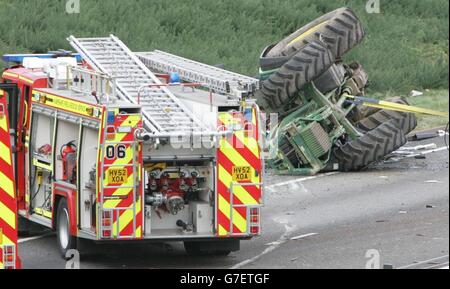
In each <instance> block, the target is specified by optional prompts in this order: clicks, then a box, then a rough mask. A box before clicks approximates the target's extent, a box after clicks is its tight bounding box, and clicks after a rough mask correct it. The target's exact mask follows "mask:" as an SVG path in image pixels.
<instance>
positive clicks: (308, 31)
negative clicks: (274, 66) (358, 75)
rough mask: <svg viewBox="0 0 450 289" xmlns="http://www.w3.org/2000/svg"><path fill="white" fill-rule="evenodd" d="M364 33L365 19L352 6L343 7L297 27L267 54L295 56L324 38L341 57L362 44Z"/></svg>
mask: <svg viewBox="0 0 450 289" xmlns="http://www.w3.org/2000/svg"><path fill="white" fill-rule="evenodd" d="M364 35H365V33H364V29H363V26H362V23H361V21H360V20H359V19H358V17H357V16H356V14H355V13H354V12H353V11H352V10H351V9H350V8H346V7H344V8H339V9H337V10H334V11H332V12H330V13H328V14H325V15H323V16H321V17H319V18H317V19H316V20H314V21H313V22H310V23H309V24H307V25H306V26H303V27H302V28H300V29H299V30H297V31H295V32H294V33H292V34H291V35H289V36H288V37H286V38H285V39H283V40H282V41H281V42H279V43H278V44H277V45H275V46H274V47H273V48H271V49H269V50H268V51H267V52H266V53H265V55H263V56H264V57H267V58H271V57H274V58H280V57H285V56H291V55H294V54H295V53H296V52H297V51H298V50H300V49H301V48H302V47H303V46H305V45H307V44H308V43H312V42H314V41H323V42H325V43H326V44H327V46H328V47H329V49H330V50H331V52H332V53H333V55H334V57H335V58H341V57H342V55H344V54H345V53H346V52H348V51H349V50H350V49H352V48H353V47H355V46H356V45H358V44H359V43H360V42H361V41H362V40H363V38H364ZM263 70H264V69H263Z"/></svg>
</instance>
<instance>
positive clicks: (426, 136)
mask: <svg viewBox="0 0 450 289" xmlns="http://www.w3.org/2000/svg"><path fill="white" fill-rule="evenodd" d="M439 136H440V135H439V133H438V132H418V133H416V134H413V135H412V136H410V137H408V141H420V140H426V139H432V138H437V137H439Z"/></svg>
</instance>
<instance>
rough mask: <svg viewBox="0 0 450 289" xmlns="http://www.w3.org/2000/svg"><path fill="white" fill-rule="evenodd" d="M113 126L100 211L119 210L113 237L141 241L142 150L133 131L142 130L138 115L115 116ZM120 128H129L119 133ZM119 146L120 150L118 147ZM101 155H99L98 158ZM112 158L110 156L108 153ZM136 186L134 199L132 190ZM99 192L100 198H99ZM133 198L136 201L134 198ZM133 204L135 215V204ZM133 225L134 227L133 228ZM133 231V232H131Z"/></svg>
mask: <svg viewBox="0 0 450 289" xmlns="http://www.w3.org/2000/svg"><path fill="white" fill-rule="evenodd" d="M113 126H114V127H115V128H116V133H115V136H114V138H113V139H107V140H106V142H105V150H108V147H110V148H109V149H110V150H112V151H113V152H114V153H113V156H114V157H113V158H108V153H107V152H105V159H104V160H103V165H104V169H105V174H104V179H103V180H102V182H103V187H104V191H103V198H104V202H103V209H106V210H108V209H118V211H115V212H114V214H113V231H112V236H113V238H136V239H140V238H142V229H143V228H142V207H143V204H142V193H141V191H142V186H141V177H142V176H141V168H142V166H141V164H142V147H141V144H140V143H139V142H135V140H134V132H135V129H137V128H142V118H141V116H140V115H136V114H133V115H126V114H117V115H116V117H115V122H114V124H113ZM119 127H120V128H125V130H127V128H131V129H129V131H126V132H120V130H119ZM119 147H120V148H119ZM101 155H102V154H101V152H100V156H101ZM109 156H111V154H109ZM135 186H136V190H137V191H138V192H137V193H136V196H134V194H133V188H134V187H135ZM100 194H101V192H100V190H99V199H100ZM135 198H136V199H135ZM135 201H136V204H135V207H136V211H135V212H134V209H133V208H134V202H135ZM134 225H135V226H134ZM134 228H135V231H134V232H133V230H134Z"/></svg>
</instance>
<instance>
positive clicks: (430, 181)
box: [425, 180, 442, 184]
mask: <svg viewBox="0 0 450 289" xmlns="http://www.w3.org/2000/svg"><path fill="white" fill-rule="evenodd" d="M425 183H426V184H440V183H442V182H440V181H438V180H429V181H426V182H425Z"/></svg>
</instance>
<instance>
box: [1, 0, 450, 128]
mask: <svg viewBox="0 0 450 289" xmlns="http://www.w3.org/2000/svg"><path fill="white" fill-rule="evenodd" d="M66 2H67V1H66V0H14V1H11V0H0V55H1V54H5V53H26V52H34V53H41V52H47V51H49V50H56V49H59V48H64V49H70V47H69V45H68V43H67V41H66V38H67V37H68V36H69V35H72V34H73V35H75V36H78V37H96V36H97V37H99V36H106V35H109V34H111V33H113V34H115V35H117V36H118V37H119V38H121V39H122V40H123V41H124V42H125V43H126V44H127V45H128V46H129V47H130V48H131V49H132V50H134V51H150V50H154V49H160V50H165V51H167V52H171V53H175V54H178V55H181V56H185V57H187V58H191V59H194V60H198V61H201V62H205V63H209V64H218V63H223V64H224V65H225V67H226V68H227V69H229V70H232V71H236V72H240V73H243V74H246V75H250V76H254V75H256V74H257V72H258V59H259V55H260V53H261V51H262V50H263V48H264V47H265V46H267V45H269V44H271V43H276V42H278V41H280V40H281V39H282V38H283V37H285V36H287V35H288V34H290V33H292V32H293V31H295V30H296V29H297V28H299V27H301V26H303V25H305V24H307V23H308V22H310V21H312V20H314V19H315V18H317V17H319V16H321V15H323V14H324V13H326V12H329V11H331V10H333V9H336V8H339V7H342V6H348V7H351V8H352V9H353V10H355V12H356V13H357V15H358V16H359V18H360V19H361V21H362V22H363V25H364V27H365V30H366V38H365V40H364V41H363V43H361V44H360V45H359V46H358V47H356V48H354V49H353V50H352V51H350V53H348V54H347V55H345V60H347V61H353V60H357V61H359V62H361V63H362V65H363V66H364V67H365V69H366V70H367V71H368V73H369V77H370V81H371V86H370V88H369V89H368V94H369V95H379V96H380V97H384V96H386V95H390V94H399V95H407V94H409V92H410V91H411V90H413V89H415V90H422V91H425V90H426V89H428V90H430V91H431V92H433V93H434V92H436V93H439V94H440V93H441V92H445V91H448V88H449V87H448V77H449V73H448V67H449V57H448V47H449V24H448V23H449V1H448V0H396V1H384V0H381V1H380V4H381V6H380V7H381V13H379V14H369V13H367V12H366V10H365V5H366V2H367V1H365V0H346V1H338V0H333V1H330V0H171V1H167V0H134V1H116V0H80V4H81V11H80V12H81V13H79V14H70V15H69V14H67V13H66V11H65V7H66ZM3 65H4V64H3ZM1 66H2V64H1V62H0V69H1V68H2V67H1ZM444 96H445V97H446V99H444V98H443V99H441V98H440V97H439V96H437V95H436V96H433V95H431V96H425V97H423V98H420V99H424V103H420V104H423V105H424V106H427V105H431V106H433V105H436V106H437V107H439V106H440V105H442V104H445V103H446V104H447V105H448V92H445V93H444ZM425 99H427V101H425ZM413 101H414V102H415V101H416V100H413ZM417 101H419V98H418V99H417ZM438 122H439V120H437V119H436V120H433V119H426V120H425V123H429V125H432V124H435V123H438Z"/></svg>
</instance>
